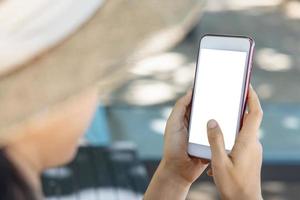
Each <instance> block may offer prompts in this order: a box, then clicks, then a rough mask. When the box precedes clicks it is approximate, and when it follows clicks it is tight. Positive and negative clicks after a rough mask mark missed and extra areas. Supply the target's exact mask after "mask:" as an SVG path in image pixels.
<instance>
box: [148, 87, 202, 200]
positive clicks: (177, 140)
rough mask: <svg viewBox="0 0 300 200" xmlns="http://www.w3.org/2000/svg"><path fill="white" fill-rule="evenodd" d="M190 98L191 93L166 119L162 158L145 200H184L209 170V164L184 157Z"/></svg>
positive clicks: (177, 104) (185, 155) (182, 99)
mask: <svg viewBox="0 0 300 200" xmlns="http://www.w3.org/2000/svg"><path fill="white" fill-rule="evenodd" d="M191 98H192V90H190V91H188V92H187V94H186V95H185V96H183V97H182V98H181V99H179V100H178V101H177V103H176V105H175V107H174V109H173V111H172V113H171V115H170V117H169V119H168V122H167V125H166V130H165V135H164V154H163V158H162V160H161V162H160V164H159V167H158V169H157V170H156V172H155V174H154V176H153V178H152V180H151V183H150V185H149V187H148V189H147V191H146V193H145V196H144V200H147V199H156V200H159V199H173V200H176V199H185V198H186V196H187V193H188V190H189V188H190V186H191V184H192V183H193V182H194V181H195V180H196V179H197V178H198V177H199V176H200V175H201V174H202V173H203V171H204V170H205V169H206V167H207V166H208V161H206V160H201V159H199V158H194V157H190V156H189V155H188V154H187V146H188V122H189V115H190V102H191Z"/></svg>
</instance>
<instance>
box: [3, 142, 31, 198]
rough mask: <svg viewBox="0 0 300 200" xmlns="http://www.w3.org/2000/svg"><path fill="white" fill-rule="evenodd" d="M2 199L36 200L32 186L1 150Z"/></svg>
mask: <svg viewBox="0 0 300 200" xmlns="http://www.w3.org/2000/svg"><path fill="white" fill-rule="evenodd" d="M0 199H1V200H35V199H36V197H35V195H34V192H33V190H32V188H31V187H30V185H29V184H28V183H27V181H26V180H25V179H24V177H23V176H22V174H21V173H20V171H19V170H18V169H17V167H16V166H15V165H14V164H13V163H12V162H11V161H10V160H9V158H8V156H7V154H6V153H5V149H3V148H2V149H0Z"/></svg>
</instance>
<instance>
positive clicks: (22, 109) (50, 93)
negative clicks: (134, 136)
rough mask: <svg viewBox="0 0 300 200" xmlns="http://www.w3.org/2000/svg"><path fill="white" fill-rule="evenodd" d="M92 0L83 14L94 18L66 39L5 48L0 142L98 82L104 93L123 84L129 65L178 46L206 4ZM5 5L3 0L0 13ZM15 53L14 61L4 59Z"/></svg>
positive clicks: (0, 83) (189, 0)
mask: <svg viewBox="0 0 300 200" xmlns="http://www.w3.org/2000/svg"><path fill="white" fill-rule="evenodd" d="M8 1H10V0H8ZM12 1H13V0H12ZM31 1H34V0H31ZM4 2H6V1H4ZM74 2H76V1H74ZM78 2H79V1H78ZM82 2H84V1H82ZM93 2H94V6H92V7H89V8H88V9H87V10H88V11H87V12H86V13H85V14H84V17H83V18H82V20H79V19H78V21H80V23H81V22H82V23H83V22H85V21H87V20H88V19H89V20H88V21H87V22H86V23H85V24H84V25H83V26H80V23H79V24H78V25H77V27H79V26H80V29H78V28H76V26H74V27H75V28H74V27H73V28H70V30H69V32H68V31H67V34H66V35H68V38H67V39H64V41H63V42H61V39H57V40H54V42H52V43H51V44H48V43H47V44H46V46H43V47H41V48H37V49H34V48H33V47H32V48H31V47H29V48H28V46H26V48H25V49H26V51H27V54H26V56H25V57H24V56H23V57H22V55H23V54H22V53H20V52H21V50H22V49H24V48H23V47H24V46H22V45H26V44H27V43H26V42H25V43H22V42H21V41H18V42H19V44H20V45H19V46H18V45H15V46H14V48H15V49H14V48H12V47H10V49H9V51H7V52H0V69H1V68H2V70H0V143H1V141H2V143H4V142H3V141H5V140H7V138H9V137H8V136H13V135H15V133H19V132H21V131H20V130H21V129H22V127H24V126H26V124H28V123H34V121H35V120H36V119H38V118H41V117H43V116H44V114H45V113H49V112H51V111H52V110H55V109H56V110H57V111H58V110H59V108H61V107H60V106H61V105H64V104H63V103H65V102H67V101H69V99H73V100H72V101H74V98H76V94H79V93H80V92H83V91H85V90H87V89H88V88H90V87H92V86H94V85H97V89H98V91H99V94H100V95H103V94H105V93H108V92H109V91H111V90H112V89H114V88H116V87H118V85H119V84H122V83H123V81H125V80H126V78H125V77H124V72H125V71H126V68H127V67H128V66H130V65H131V64H132V63H134V62H136V61H137V60H139V59H141V58H143V57H145V56H148V55H150V54H153V53H157V52H159V51H163V50H165V49H167V48H170V47H172V46H174V45H175V44H176V43H177V42H179V41H180V40H181V39H183V38H184V36H185V35H186V34H187V33H188V32H189V31H190V30H191V29H192V28H193V26H194V25H195V24H196V23H197V22H198V20H199V19H200V14H201V11H202V9H203V2H202V1H198V0H184V1H182V0H164V1H160V0H149V1H139V0H130V1H129V0H114V1H107V2H105V3H104V4H102V3H103V0H102V1H100V0H93ZM4 5H5V4H4V3H2V2H1V1H0V12H1V6H4ZM100 5H101V6H100ZM90 16H92V17H91V18H90ZM0 22H1V14H0ZM1 28H3V27H1V25H0V30H1ZM52 29H54V30H55V29H56V27H55V26H53V27H52ZM71 32H72V34H71V35H70V34H69V33H71ZM28 34H29V35H30V34H32V33H28ZM34 34H36V35H38V34H39V32H35V33H34ZM64 37H65V36H64ZM64 37H61V38H64ZM41 38H42V37H41ZM2 39H3V37H2ZM10 39H12V40H10V41H12V42H14V44H15V43H16V41H13V39H14V38H10ZM0 41H1V35H0ZM8 42H9V41H8ZM8 42H7V43H6V45H9V43H8ZM58 43H59V44H58ZM27 45H28V44H27ZM2 47H3V46H2ZM45 47H47V48H45ZM0 49H1V47H0ZM30 49H34V51H35V54H33V55H32V54H31V53H29V52H28V51H30ZM14 55H16V56H15V59H16V60H15V61H14V59H10V60H9V61H8V59H5V57H6V56H10V57H14ZM20 55H21V56H20ZM20 58H22V59H20ZM19 61H20V62H19ZM20 63H22V64H20ZM24 63H25V64H24ZM4 68H5V70H4ZM70 101H71V100H70Z"/></svg>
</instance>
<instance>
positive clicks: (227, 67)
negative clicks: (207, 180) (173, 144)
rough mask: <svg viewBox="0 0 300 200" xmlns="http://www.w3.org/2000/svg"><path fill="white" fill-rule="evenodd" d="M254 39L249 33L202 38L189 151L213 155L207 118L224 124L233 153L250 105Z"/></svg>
mask: <svg viewBox="0 0 300 200" xmlns="http://www.w3.org/2000/svg"><path fill="white" fill-rule="evenodd" d="M253 51H254V40H253V39H251V38H249V37H245V36H231V35H212V34H209V35H205V36H203V37H202V38H201V41H200V45H199V52H198V59H197V66H196V71H195V81H194V90H193V97H192V102H191V114H190V121H189V143H188V154H189V155H191V156H195V157H200V158H205V159H211V150H210V146H209V142H208V138H207V122H208V121H209V120H210V119H215V120H216V121H217V122H218V124H219V125H220V127H221V129H222V132H223V136H224V142H225V149H226V151H227V153H230V151H231V149H232V147H233V145H234V142H235V138H236V134H238V132H239V130H240V127H241V124H242V119H243V115H244V112H245V107H246V99H247V94H248V87H249V80H250V75H251V68H252V56H253Z"/></svg>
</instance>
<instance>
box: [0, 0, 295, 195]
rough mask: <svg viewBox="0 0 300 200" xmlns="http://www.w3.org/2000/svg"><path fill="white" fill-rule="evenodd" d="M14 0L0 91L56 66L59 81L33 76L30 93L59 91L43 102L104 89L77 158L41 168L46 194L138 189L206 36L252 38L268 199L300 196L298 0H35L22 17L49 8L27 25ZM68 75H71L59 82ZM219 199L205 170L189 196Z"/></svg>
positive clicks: (1, 17) (4, 35)
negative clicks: (90, 88)
mask: <svg viewBox="0 0 300 200" xmlns="http://www.w3.org/2000/svg"><path fill="white" fill-rule="evenodd" d="M8 2H10V0H3V1H0V31H1V32H0V41H1V43H2V44H1V45H0V50H1V51H2V52H1V58H0V63H1V64H2V66H3V67H2V68H0V71H1V72H2V75H1V80H0V92H4V91H8V89H12V88H13V89H15V90H14V91H18V92H20V90H22V87H19V86H15V85H13V86H12V85H9V84H7V83H6V82H7V81H8V79H10V80H11V79H13V80H25V79H26V80H28V77H31V78H32V76H35V77H36V74H38V73H41V74H42V73H44V74H48V75H49V73H50V74H51V73H52V75H53V77H55V79H56V78H57V79H58V80H57V81H55V82H57V83H53V79H51V78H49V77H50V75H49V77H48V76H47V77H48V78H46V80H45V79H43V80H41V81H42V82H43V85H42V86H40V85H39V84H36V87H37V89H36V90H34V92H32V93H30V92H29V93H28V94H33V93H36V92H37V91H39V89H40V90H42V89H43V88H50V89H51V88H52V90H50V93H51V92H52V93H51V94H47V95H48V96H47V98H46V97H39V98H33V99H34V101H36V102H47V103H48V101H49V102H52V101H53V102H54V100H49V99H51V98H50V97H49V96H51V95H52V94H53V96H54V97H55V98H54V97H53V99H55V101H58V99H59V98H58V97H57V96H58V91H59V92H61V93H65V94H71V93H72V92H74V91H76V89H75V86H76V88H82V87H83V86H84V85H89V84H93V83H94V84H96V85H98V86H99V95H100V103H99V107H98V110H97V111H96V114H95V117H94V119H93V122H92V124H91V126H90V128H89V130H88V131H87V134H86V136H85V138H84V139H83V140H82V147H81V149H80V151H79V154H78V155H77V157H76V159H75V161H74V162H72V163H71V164H69V165H67V166H63V167H60V168H56V169H51V170H49V171H47V172H45V174H44V176H43V184H44V191H45V194H46V196H47V197H48V198H49V199H79V198H80V197H82V198H84V199H99V196H100V197H101V198H100V199H124V198H127V199H140V198H141V196H142V194H143V192H144V190H145V188H146V186H147V184H148V183H149V180H150V178H151V176H152V174H153V172H154V170H155V168H156V167H157V165H158V163H159V160H160V158H161V156H162V147H163V134H164V128H165V123H166V120H167V118H168V116H169V114H170V112H171V109H172V106H173V105H174V103H175V101H176V100H177V99H178V98H179V97H180V96H182V95H183V94H184V93H185V92H186V91H187V90H188V88H190V87H191V86H192V84H193V78H194V71H195V66H196V63H195V62H196V56H197V50H198V43H199V39H200V38H201V36H202V35H204V34H205V33H216V34H234V35H247V36H250V37H252V38H254V40H255V42H256V49H255V57H254V66H253V67H254V68H253V73H252V80H251V83H252V85H253V87H254V88H255V89H256V90H257V92H258V94H259V96H260V99H261V101H262V107H263V110H264V121H263V124H262V127H261V129H260V139H261V142H262V144H263V147H264V164H263V170H262V188H263V196H264V197H265V199H273V200H275V199H276V200H281V199H297V197H298V196H299V195H300V191H299V189H298V188H299V186H300V148H299V145H300V95H299V94H300V87H299V86H300V57H299V55H300V1H287V0H251V1H245V0H240V1H238V0H207V1H200V0H199V1H192V0H191V1H165V2H160V1H142V2H139V1H134V0H118V1H114V2H112V1H107V2H105V1H97V0H93V1H91V2H85V1H71V0H69V1H65V2H64V3H58V2H59V1H57V4H56V7H53V6H54V5H53V4H52V3H50V4H49V3H48V4H46V3H45V2H46V1H44V2H43V5H42V3H41V2H42V1H34V0H31V1H29V2H28V1H27V3H26V5H25V4H24V5H22V6H21V7H20V8H22V9H20V12H21V11H23V12H24V13H23V15H22V12H21V13H19V12H18V13H19V15H20V16H27V18H26V19H29V18H28V16H31V17H32V15H33V14H32V13H34V14H35V15H37V16H40V12H41V10H42V9H45V8H48V10H49V13H47V14H48V15H46V14H44V15H43V16H44V18H42V17H39V18H38V20H36V21H35V23H34V24H33V23H32V22H31V23H30V26H29V25H26V23H28V22H26V20H19V21H18V20H17V19H18V18H17V17H16V18H11V19H10V21H11V22H10V23H9V21H7V19H8V16H11V12H12V11H11V10H9V9H3V8H5V4H9V3H8ZM11 2H12V3H13V2H14V1H13V0H12V1H11ZM38 4H40V5H42V6H40V7H38V6H37V5H38ZM1 5H2V7H1ZM30 5H35V7H33V6H31V7H30ZM24 6H25V7H24ZM26 6H27V7H28V9H24V8H26ZM51 6H52V7H51ZM8 8H9V7H8ZM11 8H16V7H13V6H12V7H11ZM50 8H51V9H50ZM70 8H72V9H70ZM68 9H70V10H72V11H70V10H69V11H68V12H67V10H68ZM26 10H27V11H28V13H30V15H29V14H28V13H25V11H26ZM50 11H51V13H50ZM14 12H15V10H14ZM67 13H68V14H67ZM19 19H21V17H20V18H19ZM50 19H51V20H50ZM54 19H55V20H56V21H55V20H54ZM57 19H59V20H57ZM25 25H26V26H25ZM22 26H23V27H22ZM53 27H56V28H54V29H53ZM36 36H39V37H36ZM22 42H23V43H22ZM20 43H21V44H23V45H20ZM8 44H9V47H10V48H7V46H8ZM14 45H15V46H20V47H18V51H17V54H16V55H15V56H14V57H11V56H7V55H10V54H9V52H10V51H11V52H16V51H15V46H14ZM37 56H38V57H37ZM33 58H34V60H32V59H33ZM66 58H69V60H68V59H66ZM24 63H25V64H24ZM54 64H57V65H55V66H56V68H51V69H50V68H49V65H54ZM40 66H42V67H40ZM60 66H64V67H65V68H60ZM66 66H67V67H66ZM77 66H78V67H77ZM76 67H77V68H78V69H77V68H76ZM41 69H42V70H43V71H42V72H40V71H41ZM39 70H40V71H39ZM60 70H62V72H61V71H60ZM73 70H77V71H76V73H73ZM22 71H25V72H24V73H23V74H24V75H15V74H16V73H21V72H22ZM60 73H65V74H68V75H66V76H65V77H63V78H61V79H60ZM32 74H34V75H32ZM78 74H79V75H78ZM80 74H83V75H82V76H81V75H80ZM74 75H75V76H74ZM77 75H78V76H77ZM228 78H230V77H228ZM48 79H49V80H48ZM5 84H7V85H9V86H6V85H5ZM17 84H20V81H19V83H17V82H16V85H17ZM55 84H56V85H55ZM49 85H51V86H49ZM74 85H75V86H74ZM38 86H39V87H38ZM16 87H17V89H16ZM24 87H25V86H24ZM7 88H8V89H7ZM58 88H59V89H58ZM64 88H67V89H68V90H67V89H64ZM1 89H2V90H1ZM71 91H72V92H71ZM42 93H43V92H42ZM13 95H15V93H14V92H11V96H12V97H13ZM8 98H9V97H7V98H6V99H4V100H3V101H4V102H5V101H8ZM31 99H32V98H31ZM35 105H37V104H35ZM41 105H42V104H41ZM29 107H30V105H29ZM41 107H42V106H37V107H36V108H34V109H35V110H36V109H40V108H41ZM3 109H4V108H3ZM14 109H16V108H14ZM8 112H10V113H12V112H17V111H15V110H13V111H11V110H9V111H8ZM26 112H28V113H29V111H27V110H24V113H26ZM30 112H31V111H30ZM25 115H27V113H26V114H24V116H25ZM5 119H9V116H8V117H6V118H5ZM4 121H5V120H4ZM3 123H4V122H3ZM103 163H104V164H103ZM95 166H96V167H95ZM72 170H73V171H72ZM104 171H105V173H103V172H104ZM95 177H96V178H95ZM68 185H69V186H68ZM217 198H218V195H217V192H216V190H215V187H214V185H213V182H212V179H211V178H209V177H207V176H206V174H204V175H203V176H202V177H200V179H199V180H198V181H197V182H196V183H195V184H193V186H192V189H191V191H190V193H189V196H188V199H191V200H193V199H217Z"/></svg>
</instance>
